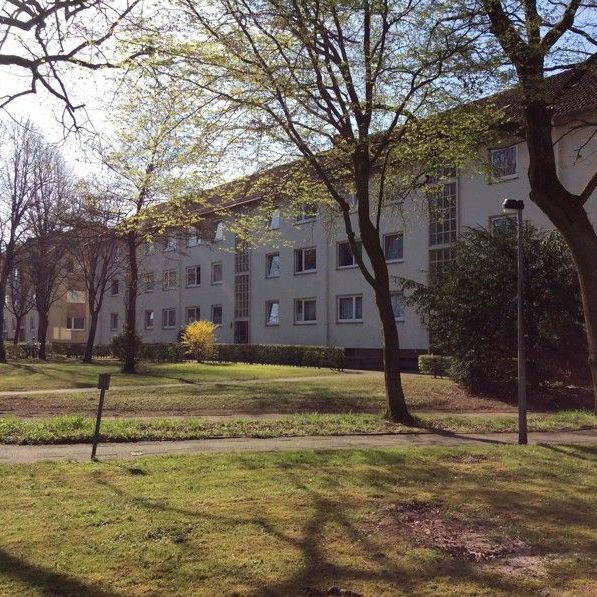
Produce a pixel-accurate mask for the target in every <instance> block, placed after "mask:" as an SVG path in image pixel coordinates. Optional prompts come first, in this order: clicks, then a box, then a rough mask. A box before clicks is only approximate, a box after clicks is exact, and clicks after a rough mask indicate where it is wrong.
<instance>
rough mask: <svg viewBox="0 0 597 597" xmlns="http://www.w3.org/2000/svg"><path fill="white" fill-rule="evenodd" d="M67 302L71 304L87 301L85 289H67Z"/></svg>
mask: <svg viewBox="0 0 597 597" xmlns="http://www.w3.org/2000/svg"><path fill="white" fill-rule="evenodd" d="M66 302H67V303H71V304H83V303H85V291H83V290H67V292H66Z"/></svg>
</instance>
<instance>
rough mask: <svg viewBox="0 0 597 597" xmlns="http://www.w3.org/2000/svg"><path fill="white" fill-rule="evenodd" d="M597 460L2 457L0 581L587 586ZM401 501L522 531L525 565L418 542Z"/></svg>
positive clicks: (74, 587)
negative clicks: (19, 460)
mask: <svg viewBox="0 0 597 597" xmlns="http://www.w3.org/2000/svg"><path fill="white" fill-rule="evenodd" d="M596 463H597V448H595V447H580V446H579V447H564V446H549V447H524V448H521V447H518V446H509V447H494V446H491V447H474V448H471V447H469V448H450V449H446V448H441V449H440V448H409V449H395V450H378V451H377V450H371V451H351V452H346V451H342V452H321V453H317V452H297V453H285V454H276V453H267V454H263V453H262V454H242V455H234V454H231V455H204V456H192V457H160V458H148V459H143V460H137V461H127V462H106V463H89V464H68V463H64V464H37V465H27V466H0V480H1V481H2V482H1V483H0V525H1V528H2V533H1V534H0V594H2V595H6V596H7V597H8V596H10V597H12V596H17V595H18V596H22V595H27V596H42V595H54V594H69V595H95V596H101V597H107V596H111V597H121V596H125V595H126V596H136V595H180V596H187V595H189V596H190V595H199V596H202V595H205V596H210V597H211V596H213V595H279V596H286V595H306V594H308V593H307V589H308V588H310V589H312V591H315V590H317V591H321V592H322V593H325V592H326V591H327V589H328V587H330V586H332V585H335V586H338V587H340V588H342V589H347V590H351V591H356V592H360V593H362V594H364V595H367V596H369V595H375V596H376V597H377V596H383V595H392V596H394V595H400V594H405V595H458V596H462V595H487V596H489V595H491V596H496V595H497V596H502V595H504V596H505V595H530V594H539V593H541V594H550V595H554V594H557V595H569V596H572V595H574V596H577V595H594V594H596V592H597V572H596V571H597V524H596V522H597V521H596V518H595V513H596V512H597V464H596ZM413 502H415V503H417V504H419V505H423V506H425V505H427V506H430V505H431V506H432V507H433V508H434V509H436V510H437V511H438V512H440V513H441V515H442V516H443V517H444V518H445V520H449V521H460V523H461V524H463V525H465V526H467V527H472V528H479V529H482V532H483V534H484V536H485V535H487V537H488V540H490V541H491V540H493V539H492V537H493V535H494V534H496V533H498V534H499V535H500V536H506V537H510V538H518V539H519V540H521V541H523V542H524V544H525V546H526V547H525V551H524V556H523V557H522V559H521V560H520V561H519V564H521V562H522V564H521V565H522V568H521V567H520V565H519V567H518V568H516V567H512V566H511V567H508V566H506V565H504V564H505V563H507V562H508V561H509V560H508V558H505V559H497V560H492V561H487V562H475V561H471V560H468V559H462V558H459V557H453V556H451V555H449V553H447V552H446V551H444V550H443V549H440V548H438V547H431V546H429V545H428V544H426V543H425V541H428V539H429V537H428V536H425V534H424V533H421V536H422V539H423V541H422V542H419V541H418V536H417V535H415V536H411V535H409V533H408V532H407V528H406V525H405V524H402V523H399V521H397V520H396V515H395V512H396V507H397V506H401V505H405V504H409V503H413ZM451 524H452V523H451ZM432 538H433V537H432ZM456 539H457V540H459V538H458V537H457V538H456ZM525 558H526V559H525ZM525 562H526V568H525V567H524V565H525ZM311 594H316V593H314V592H312V593H311ZM320 594H321V593H320Z"/></svg>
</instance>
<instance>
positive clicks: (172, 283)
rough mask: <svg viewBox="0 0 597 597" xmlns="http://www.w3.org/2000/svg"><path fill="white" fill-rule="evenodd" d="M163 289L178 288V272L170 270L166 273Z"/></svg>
mask: <svg viewBox="0 0 597 597" xmlns="http://www.w3.org/2000/svg"><path fill="white" fill-rule="evenodd" d="M162 288H163V289H164V290H172V289H173V288H176V270H175V269H168V270H166V271H165V272H164V276H163V279H162Z"/></svg>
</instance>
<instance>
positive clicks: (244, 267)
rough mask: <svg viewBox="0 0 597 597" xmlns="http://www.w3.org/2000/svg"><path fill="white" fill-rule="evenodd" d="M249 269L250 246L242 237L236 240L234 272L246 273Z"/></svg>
mask: <svg viewBox="0 0 597 597" xmlns="http://www.w3.org/2000/svg"><path fill="white" fill-rule="evenodd" d="M248 271H249V246H248V244H247V243H246V242H245V241H243V240H240V239H238V238H237V239H236V240H235V242H234V272H235V273H237V274H244V273H245V272H248Z"/></svg>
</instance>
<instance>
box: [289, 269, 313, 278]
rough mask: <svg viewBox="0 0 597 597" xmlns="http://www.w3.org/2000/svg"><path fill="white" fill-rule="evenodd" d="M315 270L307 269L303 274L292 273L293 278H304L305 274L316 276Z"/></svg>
mask: <svg viewBox="0 0 597 597" xmlns="http://www.w3.org/2000/svg"><path fill="white" fill-rule="evenodd" d="M316 273H317V270H316V269H308V270H306V271H304V272H294V275H295V276H305V275H306V274H316Z"/></svg>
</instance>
